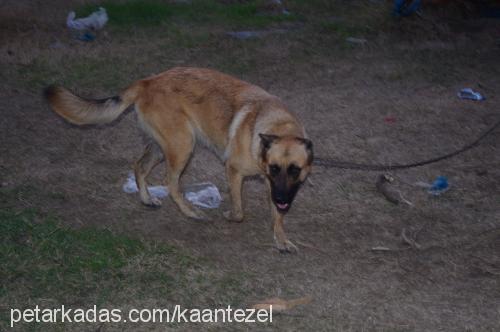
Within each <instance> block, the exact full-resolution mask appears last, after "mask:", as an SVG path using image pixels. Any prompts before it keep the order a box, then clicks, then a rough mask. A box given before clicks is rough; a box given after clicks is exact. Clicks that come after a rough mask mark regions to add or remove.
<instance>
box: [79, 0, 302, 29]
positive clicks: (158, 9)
mask: <svg viewBox="0 0 500 332" xmlns="http://www.w3.org/2000/svg"><path fill="white" fill-rule="evenodd" d="M264 4H265V2H264V1H259V0H254V1H244V2H234V3H230V4H223V3H221V2H219V1H215V0H194V1H192V2H186V3H167V2H162V1H158V0H147V1H138V0H130V1H120V2H118V1H112V0H106V1H103V2H102V3H99V4H98V5H84V6H83V7H81V8H80V9H79V10H77V17H81V16H87V15H89V14H90V13H92V12H93V11H95V10H97V9H98V7H104V8H106V11H107V13H108V15H109V23H110V24H111V25H114V26H117V27H129V26H158V25H160V24H164V23H169V22H171V21H183V22H192V23H217V24H219V25H225V26H234V27H242V26H257V27H261V26H265V25H267V24H270V23H275V22H281V21H289V20H294V19H295V16H293V15H284V14H281V13H278V14H272V13H269V14H268V13H263V12H262V11H261V9H262V8H263V6H264Z"/></svg>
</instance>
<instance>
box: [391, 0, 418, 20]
mask: <svg viewBox="0 0 500 332" xmlns="http://www.w3.org/2000/svg"><path fill="white" fill-rule="evenodd" d="M407 2H408V1H407V0H394V9H393V15H394V16H397V17H399V16H409V15H411V14H413V13H414V12H416V11H417V10H419V9H420V5H421V4H422V0H413V1H411V2H410V3H409V4H406V3H407Z"/></svg>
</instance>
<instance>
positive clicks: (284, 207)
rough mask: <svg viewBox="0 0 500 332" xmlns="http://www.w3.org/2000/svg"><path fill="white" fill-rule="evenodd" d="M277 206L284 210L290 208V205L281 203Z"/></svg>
mask: <svg viewBox="0 0 500 332" xmlns="http://www.w3.org/2000/svg"><path fill="white" fill-rule="evenodd" d="M276 206H277V207H278V208H280V209H282V210H284V209H286V208H287V207H288V203H284V204H281V203H276Z"/></svg>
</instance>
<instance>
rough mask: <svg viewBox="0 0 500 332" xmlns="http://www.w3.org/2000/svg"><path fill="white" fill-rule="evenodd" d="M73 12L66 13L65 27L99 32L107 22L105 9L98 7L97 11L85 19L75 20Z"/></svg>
mask: <svg viewBox="0 0 500 332" xmlns="http://www.w3.org/2000/svg"><path fill="white" fill-rule="evenodd" d="M75 17H76V14H75V12H73V11H71V12H69V13H68V17H67V18H66V25H67V26H68V28H70V29H74V30H99V29H102V27H103V26H104V25H106V23H107V22H108V14H107V13H106V9H104V8H103V7H99V10H97V11H95V12H93V13H92V14H90V15H89V16H87V17H83V18H77V19H75Z"/></svg>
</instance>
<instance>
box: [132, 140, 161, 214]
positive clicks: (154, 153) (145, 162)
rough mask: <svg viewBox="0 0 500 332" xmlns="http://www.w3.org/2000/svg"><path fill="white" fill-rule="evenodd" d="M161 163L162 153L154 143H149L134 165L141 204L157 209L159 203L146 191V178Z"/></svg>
mask: <svg viewBox="0 0 500 332" xmlns="http://www.w3.org/2000/svg"><path fill="white" fill-rule="evenodd" d="M162 161H163V152H162V151H161V149H160V147H159V146H158V144H156V143H149V144H148V145H147V146H146V148H145V149H144V153H143V155H142V157H141V158H140V159H139V160H138V161H137V162H136V163H135V169H134V172H135V181H136V183H137V187H138V188H139V195H140V197H141V202H142V203H143V204H144V205H147V206H152V207H159V206H160V205H161V201H160V200H159V199H158V198H156V197H151V195H150V194H149V191H148V189H147V182H146V178H147V176H148V175H149V173H150V172H151V171H152V170H153V168H154V167H155V166H156V165H158V164H159V163H161V162H162Z"/></svg>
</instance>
